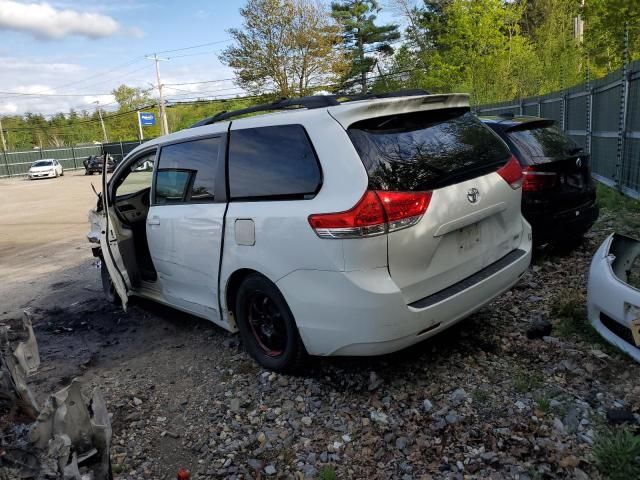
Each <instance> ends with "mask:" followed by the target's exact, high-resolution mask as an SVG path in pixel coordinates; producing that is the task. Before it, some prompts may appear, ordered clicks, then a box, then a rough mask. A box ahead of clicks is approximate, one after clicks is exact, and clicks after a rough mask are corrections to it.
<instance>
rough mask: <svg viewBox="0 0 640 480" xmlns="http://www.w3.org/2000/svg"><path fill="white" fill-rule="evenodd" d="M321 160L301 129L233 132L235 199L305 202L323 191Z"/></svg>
mask: <svg viewBox="0 0 640 480" xmlns="http://www.w3.org/2000/svg"><path fill="white" fill-rule="evenodd" d="M320 183H321V174H320V167H319V165H318V160H317V158H316V155H315V152H314V150H313V148H312V147H311V142H310V141H309V138H308V137H307V133H306V132H305V130H304V128H303V127H302V126H301V125H279V126H273V127H262V128H247V129H244V130H232V131H231V143H230V146H229V192H230V194H231V198H232V199H236V200H238V199H242V200H245V199H258V198H260V199H304V198H308V197H310V196H313V195H315V193H316V192H317V191H318V189H319V188H320Z"/></svg>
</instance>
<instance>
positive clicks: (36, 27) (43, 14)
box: [0, 0, 120, 39]
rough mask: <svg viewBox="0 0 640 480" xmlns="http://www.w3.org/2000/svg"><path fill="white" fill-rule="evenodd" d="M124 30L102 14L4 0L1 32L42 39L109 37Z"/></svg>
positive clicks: (0, 12) (0, 13) (0, 0)
mask: <svg viewBox="0 0 640 480" xmlns="http://www.w3.org/2000/svg"><path fill="white" fill-rule="evenodd" d="M119 28H120V25H119V24H118V22H116V21H115V20H114V19H113V18H111V17H109V16H107V15H102V14H99V13H86V12H78V11H76V10H71V9H56V8H54V7H52V6H51V5H50V4H48V3H44V2H42V3H18V2H15V1H13V0H0V30H3V29H4V30H13V31H17V32H25V33H30V34H31V35H33V36H35V37H36V38H41V39H60V38H64V37H67V36H70V35H80V36H84V37H88V38H93V39H96V38H102V37H108V36H110V35H113V34H114V33H116V32H117V31H118V30H119Z"/></svg>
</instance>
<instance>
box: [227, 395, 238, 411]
mask: <svg viewBox="0 0 640 480" xmlns="http://www.w3.org/2000/svg"><path fill="white" fill-rule="evenodd" d="M229 409H230V410H231V411H232V412H237V411H238V410H240V399H239V398H232V399H231V402H229Z"/></svg>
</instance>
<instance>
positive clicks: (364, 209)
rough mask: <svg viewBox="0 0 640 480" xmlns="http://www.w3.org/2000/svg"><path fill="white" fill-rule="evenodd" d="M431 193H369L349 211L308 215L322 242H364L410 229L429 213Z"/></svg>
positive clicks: (371, 191) (370, 191)
mask: <svg viewBox="0 0 640 480" xmlns="http://www.w3.org/2000/svg"><path fill="white" fill-rule="evenodd" d="M430 200H431V192H387V191H382V190H367V191H366V192H365V194H364V196H363V197H362V198H361V199H360V201H359V202H358V203H357V204H356V205H355V206H354V207H353V208H352V209H350V210H347V211H346V212H339V213H318V214H314V215H309V224H310V225H311V228H313V230H314V231H315V232H316V234H317V235H318V236H319V237H320V238H363V237H373V236H376V235H382V234H384V233H388V232H394V231H396V230H401V229H403V228H408V227H411V226H412V225H415V224H416V223H418V222H419V221H420V219H421V218H422V215H424V212H426V211H427V207H428V206H429V201H430Z"/></svg>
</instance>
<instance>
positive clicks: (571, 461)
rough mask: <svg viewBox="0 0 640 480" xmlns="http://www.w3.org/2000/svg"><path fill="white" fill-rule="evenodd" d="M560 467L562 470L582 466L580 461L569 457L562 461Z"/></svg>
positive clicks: (571, 456)
mask: <svg viewBox="0 0 640 480" xmlns="http://www.w3.org/2000/svg"><path fill="white" fill-rule="evenodd" d="M559 465H560V466H561V467H562V468H567V467H577V466H578V465H580V460H579V459H578V458H576V457H575V456H573V455H567V456H566V457H563V458H562V459H561V460H560V462H559Z"/></svg>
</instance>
